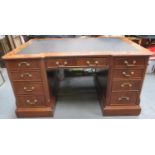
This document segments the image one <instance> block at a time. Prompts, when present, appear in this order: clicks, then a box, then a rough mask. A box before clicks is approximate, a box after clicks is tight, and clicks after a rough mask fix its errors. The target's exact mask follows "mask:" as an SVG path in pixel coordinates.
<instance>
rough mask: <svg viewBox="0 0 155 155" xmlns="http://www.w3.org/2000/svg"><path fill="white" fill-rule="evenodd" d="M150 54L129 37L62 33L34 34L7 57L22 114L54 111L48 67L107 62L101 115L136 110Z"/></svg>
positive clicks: (96, 65) (92, 65)
mask: <svg viewBox="0 0 155 155" xmlns="http://www.w3.org/2000/svg"><path fill="white" fill-rule="evenodd" d="M150 55H151V53H150V52H149V51H148V50H147V49H145V48H143V47H141V46H139V45H137V44H136V43H133V42H132V41H129V40H128V39H127V38H112V37H110V38H109V37H100V38H72V39H71V38H62V39H32V40H30V41H29V42H27V43H25V44H23V45H22V46H20V47H19V48H17V49H15V50H13V51H11V52H10V53H8V54H6V55H5V56H4V57H3V59H4V60H5V62H6V66H7V70H8V74H9V78H10V80H11V83H12V87H13V91H14V94H15V97H16V105H17V108H16V114H17V116H18V117H43V116H53V114H54V109H55V102H56V100H55V93H54V90H53V89H52V90H51V89H50V86H49V80H48V76H47V71H48V70H55V69H64V68H97V69H99V68H107V69H108V75H107V85H106V89H105V90H104V91H101V93H99V94H100V95H99V99H100V103H101V109H102V111H103V115H138V114H139V113H140V111H141V108H140V104H139V103H140V92H141V89H142V83H143V79H144V76H145V70H146V67H147V62H148V58H149V56H150ZM52 80H53V81H54V80H55V78H52ZM53 83H55V82H53Z"/></svg>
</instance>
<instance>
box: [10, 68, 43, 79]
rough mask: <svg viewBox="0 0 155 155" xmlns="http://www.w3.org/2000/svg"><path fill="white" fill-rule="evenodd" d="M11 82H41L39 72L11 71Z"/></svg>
mask: <svg viewBox="0 0 155 155" xmlns="http://www.w3.org/2000/svg"><path fill="white" fill-rule="evenodd" d="M10 73H11V77H12V80H13V81H42V78H41V73H40V71H29V70H24V71H18V72H17V71H11V72H10Z"/></svg>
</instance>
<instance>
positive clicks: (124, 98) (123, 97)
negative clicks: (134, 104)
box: [118, 96, 130, 101]
mask: <svg viewBox="0 0 155 155" xmlns="http://www.w3.org/2000/svg"><path fill="white" fill-rule="evenodd" d="M118 100H119V101H122V100H126V101H129V100H130V98H129V97H126V96H122V97H119V98H118Z"/></svg>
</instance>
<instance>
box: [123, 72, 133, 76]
mask: <svg viewBox="0 0 155 155" xmlns="http://www.w3.org/2000/svg"><path fill="white" fill-rule="evenodd" d="M122 74H123V75H124V76H126V77H130V76H132V75H134V72H131V73H130V74H127V73H126V72H122Z"/></svg>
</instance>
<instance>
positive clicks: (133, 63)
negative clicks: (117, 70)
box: [124, 60, 136, 67]
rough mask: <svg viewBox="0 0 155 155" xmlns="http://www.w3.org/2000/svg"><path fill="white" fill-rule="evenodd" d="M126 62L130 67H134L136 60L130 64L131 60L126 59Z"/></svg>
mask: <svg viewBox="0 0 155 155" xmlns="http://www.w3.org/2000/svg"><path fill="white" fill-rule="evenodd" d="M124 63H125V64H126V65H127V66H128V67H133V66H135V64H136V60H133V62H132V64H129V62H128V61H127V60H125V61H124Z"/></svg>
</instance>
